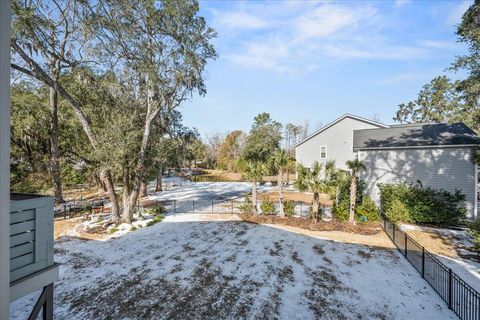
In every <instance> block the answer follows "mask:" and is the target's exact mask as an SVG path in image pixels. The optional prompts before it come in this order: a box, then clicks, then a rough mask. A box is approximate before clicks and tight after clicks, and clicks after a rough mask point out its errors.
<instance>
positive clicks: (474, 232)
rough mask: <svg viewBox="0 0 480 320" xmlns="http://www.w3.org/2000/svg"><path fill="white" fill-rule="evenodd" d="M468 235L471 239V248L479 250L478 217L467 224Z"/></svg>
mask: <svg viewBox="0 0 480 320" xmlns="http://www.w3.org/2000/svg"><path fill="white" fill-rule="evenodd" d="M468 227H469V230H468V232H467V233H468V235H469V236H470V238H471V239H472V241H473V249H474V250H475V251H477V252H480V219H477V220H476V221H475V222H472V223H470V224H469V226H468Z"/></svg>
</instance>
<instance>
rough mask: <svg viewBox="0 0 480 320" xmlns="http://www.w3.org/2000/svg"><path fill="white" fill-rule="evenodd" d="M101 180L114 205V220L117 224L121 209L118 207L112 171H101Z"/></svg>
mask: <svg viewBox="0 0 480 320" xmlns="http://www.w3.org/2000/svg"><path fill="white" fill-rule="evenodd" d="M100 179H102V182H103V183H104V184H105V187H106V188H107V194H108V197H109V198H110V202H111V203H112V220H113V222H114V223H117V222H118V221H119V219H120V207H119V206H118V198H117V195H116V193H115V186H114V185H113V178H112V173H111V172H110V170H104V169H102V170H101V171H100Z"/></svg>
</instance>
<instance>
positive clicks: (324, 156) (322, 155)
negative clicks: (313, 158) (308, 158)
mask: <svg viewBox="0 0 480 320" xmlns="http://www.w3.org/2000/svg"><path fill="white" fill-rule="evenodd" d="M320 159H327V147H320Z"/></svg>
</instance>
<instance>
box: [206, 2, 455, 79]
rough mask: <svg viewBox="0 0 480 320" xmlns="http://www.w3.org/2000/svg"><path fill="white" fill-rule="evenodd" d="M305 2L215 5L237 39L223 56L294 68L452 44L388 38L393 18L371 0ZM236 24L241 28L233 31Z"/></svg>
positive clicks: (424, 53)
mask: <svg viewBox="0 0 480 320" xmlns="http://www.w3.org/2000/svg"><path fill="white" fill-rule="evenodd" d="M403 2H405V1H403ZM403 2H402V3H399V4H398V5H405V3H403ZM302 4H305V5H298V3H296V2H295V3H294V4H292V2H288V1H287V2H280V1H279V2H269V3H268V4H266V3H257V2H253V3H248V4H245V3H242V4H241V5H239V7H238V10H237V11H233V10H231V11H216V12H215V13H214V18H215V23H216V24H217V25H219V26H221V27H224V28H229V29H227V31H226V32H224V34H227V35H229V36H230V38H231V39H234V42H233V43H232V44H231V45H229V46H228V47H225V51H224V55H223V56H224V57H226V59H228V60H230V61H232V62H234V63H235V64H238V65H241V66H245V67H250V68H256V69H266V70H271V71H275V72H279V73H286V72H288V73H295V72H310V71H312V70H316V69H317V68H318V67H319V65H321V64H324V63H328V61H329V60H328V59H330V60H331V59H339V58H341V59H377V60H410V59H425V58H429V57H430V58H431V57H432V51H434V50H437V51H438V49H444V48H447V47H448V46H449V43H447V42H442V41H433V40H425V41H423V42H416V43H411V44H409V43H398V40H397V39H389V38H387V37H386V35H385V34H386V33H385V30H386V29H387V28H388V26H391V25H392V24H391V23H390V22H389V21H387V20H388V18H386V17H385V16H382V15H381V14H380V12H379V10H378V9H377V8H376V7H375V6H374V5H373V4H365V3H361V4H358V5H357V3H354V4H348V5H346V4H344V3H338V2H323V1H321V2H308V3H303V2H302ZM232 29H238V31H240V32H236V33H233V32H229V31H231V30H232ZM221 31H222V30H219V32H220V34H221Z"/></svg>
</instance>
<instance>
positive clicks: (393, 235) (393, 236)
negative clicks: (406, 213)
mask: <svg viewBox="0 0 480 320" xmlns="http://www.w3.org/2000/svg"><path fill="white" fill-rule="evenodd" d="M392 230H393V231H392V238H393V244H395V245H396V243H395V223H392Z"/></svg>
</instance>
